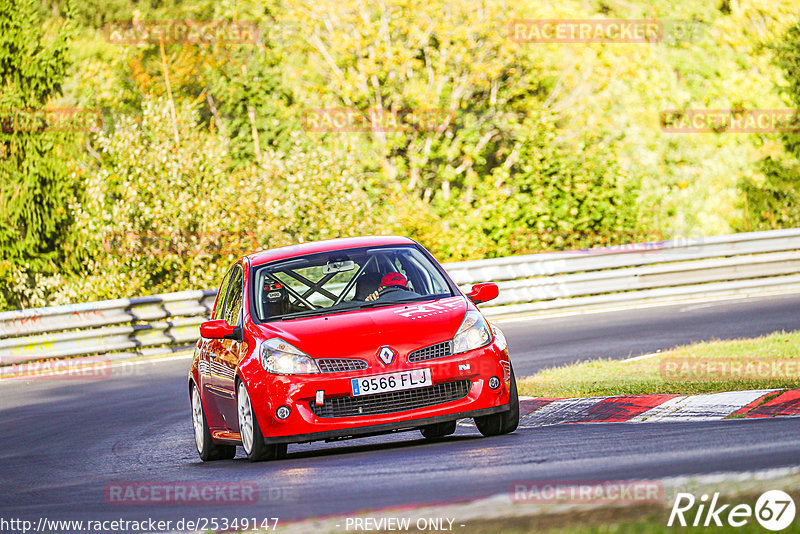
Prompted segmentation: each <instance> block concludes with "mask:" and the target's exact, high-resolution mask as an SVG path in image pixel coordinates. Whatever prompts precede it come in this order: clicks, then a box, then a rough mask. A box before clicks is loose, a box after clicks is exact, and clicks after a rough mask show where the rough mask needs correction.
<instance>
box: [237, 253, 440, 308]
mask: <svg viewBox="0 0 800 534" xmlns="http://www.w3.org/2000/svg"><path fill="white" fill-rule="evenodd" d="M253 280H254V282H255V286H254V288H255V293H254V297H255V300H254V304H255V306H254V307H255V309H256V314H257V315H258V319H259V320H260V321H269V320H278V319H292V318H296V317H306V316H309V315H318V314H325V313H332V312H336V311H341V310H355V309H363V308H374V307H379V306H384V305H386V306H388V305H391V304H396V303H399V302H413V301H421V300H432V299H435V298H443V297H449V296H452V295H453V292H452V291H451V289H450V286H449V285H448V283H447V281H446V280H445V278H444V276H442V274H441V273H440V272H439V270H438V269H437V268H436V267H435V266H434V265H433V263H432V262H431V261H430V260H429V259H428V258H427V257H426V256H425V255H424V254H423V253H422V252H421V251H420V250H419V249H417V248H416V247H414V246H413V245H401V246H389V247H364V248H355V249H347V250H337V251H332V252H322V253H319V254H309V255H308V256H300V257H297V258H291V259H288V260H280V261H276V262H272V263H268V264H266V265H260V266H258V267H256V268H255V270H254V277H253Z"/></svg>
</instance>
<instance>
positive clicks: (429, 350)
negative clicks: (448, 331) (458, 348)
mask: <svg viewBox="0 0 800 534" xmlns="http://www.w3.org/2000/svg"><path fill="white" fill-rule="evenodd" d="M452 355H453V342H452V341H445V342H444V343H437V344H436V345H431V346H430V347H425V348H424V349H419V350H415V351H414V352H412V353H411V354H409V355H408V361H410V362H424V361H426V360H433V359H435V358H444V357H445V356H452Z"/></svg>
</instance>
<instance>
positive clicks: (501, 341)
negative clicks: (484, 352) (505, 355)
mask: <svg viewBox="0 0 800 534" xmlns="http://www.w3.org/2000/svg"><path fill="white" fill-rule="evenodd" d="M489 326H490V327H491V329H492V334H494V344H495V345H497V348H498V349H500V350H506V347H508V342H507V341H506V336H504V335H503V331H502V330H500V329H499V328H497V326H496V325H493V324H490V325H489Z"/></svg>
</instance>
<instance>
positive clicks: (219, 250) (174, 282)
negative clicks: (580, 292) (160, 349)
mask: <svg viewBox="0 0 800 534" xmlns="http://www.w3.org/2000/svg"><path fill="white" fill-rule="evenodd" d="M73 1H74V9H68V4H67V3H66V2H65V1H64V0H47V1H45V2H40V3H37V4H36V6H34V5H33V4H32V3H31V0H28V1H22V0H0V7H2V8H3V9H2V13H3V15H1V16H0V24H3V25H4V26H3V27H2V28H3V31H2V32H1V33H2V34H1V35H0V44H2V46H0V69H3V70H2V72H3V73H10V74H8V76H10V77H9V78H8V80H10V82H8V83H6V78H5V76H7V74H3V76H4V78H3V80H4V85H3V88H2V89H0V105H2V106H5V107H11V108H17V107H33V108H39V107H42V106H45V105H49V106H60V107H65V106H74V107H81V108H91V109H100V110H102V111H103V114H104V131H103V132H102V133H100V134H99V135H97V136H94V137H92V138H90V140H89V142H88V143H85V144H84V143H83V141H85V139H84V138H82V137H81V136H79V135H73V136H68V135H63V134H59V135H55V134H54V133H53V132H48V131H44V132H36V133H35V135H34V134H33V133H30V134H25V135H16V136H14V137H13V138H10V137H9V136H8V135H6V134H3V138H2V141H3V143H4V145H3V146H4V147H6V146H7V147H8V148H9V149H11V150H10V151H7V152H6V153H7V154H8V155H9V158H7V159H6V160H4V161H3V162H2V163H0V167H2V169H3V172H4V174H3V182H2V192H0V213H2V214H3V221H4V222H6V221H8V224H3V225H2V227H0V250H2V252H3V255H2V257H0V308H9V307H25V306H37V305H44V304H52V303H62V302H74V301H83V300H91V299H98V298H113V297H122V296H133V295H137V294H148V293H153V292H157V291H170V290H181V289H187V288H197V287H211V286H214V285H216V283H217V282H218V279H219V275H220V273H221V272H222V271H224V270H225V269H226V268H227V267H228V265H229V264H230V263H231V262H232V261H233V260H234V258H236V257H238V256H240V255H241V254H244V253H247V252H250V251H253V250H257V249H259V248H267V247H275V246H280V245H285V244H290V243H296V242H299V241H307V240H314V239H324V238H328V237H339V236H349V235H362V234H388V233H395V234H404V235H408V236H410V237H412V238H414V239H417V240H418V241H420V242H421V243H422V244H424V245H425V246H427V247H428V248H429V249H430V250H431V251H432V252H433V253H434V254H435V255H436V256H437V257H438V258H440V259H441V260H444V261H448V260H452V261H456V260H467V259H476V258H483V257H495V256H505V255H511V254H523V253H534V252H539V251H548V250H563V249H573V248H587V247H594V246H602V245H615V244H621V243H625V242H636V241H646V240H653V239H663V238H669V237H687V236H699V235H711V234H720V233H728V232H730V231H731V230H732V229H744V230H748V229H759V228H777V227H783V226H787V225H797V224H798V222H800V220H799V219H798V218H799V217H800V213H798V210H800V208H798V207H797V206H798V205H800V202H797V169H798V168H800V167H798V163H797V162H798V161H800V149H798V147H799V146H800V137H798V136H791V135H786V136H782V137H779V136H774V135H773V136H769V135H744V134H730V133H718V134H675V133H668V132H665V131H664V130H663V129H662V127H661V124H660V122H659V117H660V113H661V111H664V110H667V109H676V110H681V109H729V108H745V109H759V108H760V109H776V108H780V107H781V106H785V105H786V104H785V103H783V102H782V101H781V93H780V92H779V91H776V90H775V88H776V87H779V86H785V88H786V90H785V94H784V96H787V100H788V101H790V102H791V103H792V105H795V106H797V105H798V104H800V94H799V91H800V81H798V79H800V78H798V76H797V72H798V70H797V67H798V64H799V63H800V59H799V58H800V45H798V37H799V36H800V30H798V26H793V25H796V24H797V21H798V16H800V9H798V6H797V5H796V2H794V1H793V0H740V1H738V2H730V3H725V4H724V5H722V6H720V5H719V4H714V3H705V4H703V3H696V2H695V3H693V2H688V1H685V0H680V1H677V2H676V1H673V0H655V1H653V2H647V3H644V2H642V3H633V4H631V3H608V2H589V3H587V2H583V1H580V0H565V1H564V2H560V3H556V4H552V3H551V4H547V3H542V2H535V1H533V0H522V1H521V2H508V1H506V0H501V1H499V2H493V3H492V2H490V3H488V4H487V3H486V2H480V1H479V0H466V1H463V2H453V1H450V0H432V1H421V0H389V1H382V2H376V1H373V0H369V1H366V2H364V1H356V0H317V1H316V2H314V3H311V4H309V3H308V2H302V1H300V0H268V1H266V2H264V1H256V0H235V1H234V0H191V1H189V2H185V1H182V2H179V1H177V0H166V1H164V0H152V1H151V0H143V1H138V0H137V1H135V2H120V1H118V0H112V1H110V2H105V3H102V4H97V3H94V2H87V1H86V0H73ZM37 10H38V11H37ZM68 12H69V13H74V17H73V20H74V21H75V23H74V26H75V27H74V29H73V30H72V31H71V33H70V35H71V36H72V37H71V45H70V46H69V47H67V46H66V41H65V33H64V31H63V30H59V29H58V28H60V24H61V23H60V18H62V17H63V16H65V15H66V14H67V13H68ZM37 17H38V18H37ZM596 17H607V18H628V19H645V18H648V19H649V18H652V17H658V18H659V19H661V20H662V21H663V22H664V28H665V30H666V31H667V32H668V35H666V36H665V39H664V41H663V42H660V43H654V44H619V43H617V44H613V45H606V44H601V43H593V44H584V43H575V44H564V43H560V44H556V43H551V44H530V43H517V42H514V41H513V40H512V39H510V38H509V34H508V28H509V22H511V21H512V20H515V19H588V18H596ZM39 19H42V20H43V22H42V23H41V24H40V23H39ZM130 20H135V21H144V22H148V21H187V20H190V21H208V22H213V21H228V22H232V21H239V22H242V23H246V24H249V23H253V24H255V25H256V26H257V27H258V28H259V30H260V39H258V40H257V41H255V42H243V43H226V42H220V41H214V40H213V39H212V40H211V41H209V42H203V43H197V42H174V41H167V42H165V43H164V46H163V52H162V47H161V46H160V43H158V42H157V41H153V40H150V41H148V42H144V43H140V44H118V43H114V42H111V41H110V40H109V39H108V38H107V33H106V32H104V26H105V25H107V24H109V23H113V22H119V21H130ZM23 36H24V38H23ZM2 58H5V59H2ZM69 63H71V64H72V66H71V67H70V68H69V70H67V64H69ZM784 78H785V79H784ZM26 80H27V81H26ZM26 88H27V89H26ZM62 93H63V94H62ZM326 108H335V109H345V110H348V111H349V112H350V113H352V114H353V116H356V117H358V116H360V117H370V116H371V114H374V113H376V112H378V113H389V114H397V116H398V117H399V122H398V124H397V127H396V128H395V127H393V126H391V121H390V122H389V125H390V126H391V127H390V128H388V129H387V130H385V131H382V130H374V131H370V129H369V128H367V131H359V132H352V131H346V130H348V129H347V128H344V130H345V131H342V130H341V129H337V128H336V127H335V125H333V124H331V123H327V125H326V124H325V123H324V121H323V128H322V130H323V131H313V129H311V128H309V123H308V120H307V119H308V117H309V113H310V112H313V110H318V109H326ZM173 109H174V113H173ZM367 124H369V122H367ZM325 126H327V130H326V127H325ZM304 128H308V129H304ZM79 142H80V144H79ZM14 143H16V144H14ZM22 143H24V146H23V144H22ZM68 171H69V172H68ZM84 186H85V188H86V192H85V194H83V195H79V194H78V193H79V192H80V189H81V188H82V187H84ZM73 220H74V224H72V221H73Z"/></svg>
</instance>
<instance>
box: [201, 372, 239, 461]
mask: <svg viewBox="0 0 800 534" xmlns="http://www.w3.org/2000/svg"><path fill="white" fill-rule="evenodd" d="M192 426H193V427H194V444H195V446H196V447H197V453H198V454H199V455H200V459H201V460H203V461H204V462H209V461H211V460H230V459H231V458H233V457H234V456H236V447H235V446H234V445H220V444H218V443H214V441H213V440H212V439H211V430H210V429H209V428H208V421H206V414H205V412H203V403H202V402H201V401H200V391H198V389H197V386H195V385H194V384H192Z"/></svg>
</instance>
